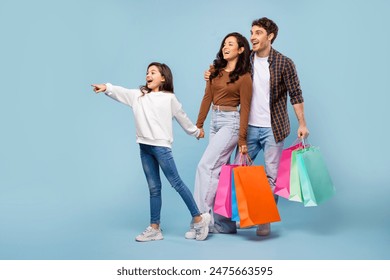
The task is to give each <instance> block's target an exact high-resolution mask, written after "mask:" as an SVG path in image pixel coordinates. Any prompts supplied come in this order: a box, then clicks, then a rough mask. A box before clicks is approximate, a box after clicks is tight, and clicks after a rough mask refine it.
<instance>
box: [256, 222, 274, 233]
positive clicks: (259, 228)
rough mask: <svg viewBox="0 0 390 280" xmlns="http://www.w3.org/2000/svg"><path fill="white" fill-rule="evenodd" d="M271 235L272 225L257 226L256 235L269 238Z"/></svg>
mask: <svg viewBox="0 0 390 280" xmlns="http://www.w3.org/2000/svg"><path fill="white" fill-rule="evenodd" d="M270 233H271V224H270V223H267V224H262V225H258V226H257V230H256V235H258V236H267V235H269V234H270Z"/></svg>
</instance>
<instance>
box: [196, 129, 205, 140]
mask: <svg viewBox="0 0 390 280" xmlns="http://www.w3.org/2000/svg"><path fill="white" fill-rule="evenodd" d="M199 130H200V133H199V135H198V137H196V139H198V140H199V139H200V138H204V129H203V128H199Z"/></svg>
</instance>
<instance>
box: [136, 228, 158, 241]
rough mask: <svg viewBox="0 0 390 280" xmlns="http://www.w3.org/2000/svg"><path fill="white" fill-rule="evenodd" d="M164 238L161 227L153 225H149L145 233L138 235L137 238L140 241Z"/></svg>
mask: <svg viewBox="0 0 390 280" xmlns="http://www.w3.org/2000/svg"><path fill="white" fill-rule="evenodd" d="M162 239H164V237H163V235H162V232H161V229H154V228H152V227H151V226H148V227H147V228H146V229H145V230H144V232H143V233H141V234H140V235H138V236H137V237H136V238H135V240H136V241H140V242H145V241H155V240H162Z"/></svg>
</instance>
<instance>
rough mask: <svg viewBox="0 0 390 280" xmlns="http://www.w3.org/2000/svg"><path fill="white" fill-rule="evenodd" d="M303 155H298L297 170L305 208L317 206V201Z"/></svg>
mask: <svg viewBox="0 0 390 280" xmlns="http://www.w3.org/2000/svg"><path fill="white" fill-rule="evenodd" d="M302 154H303V153H297V154H296V161H297V169H298V175H299V183H300V187H301V194H302V198H303V205H304V206H317V201H316V198H315V195H314V193H313V187H312V185H311V182H310V177H309V174H308V173H307V170H306V166H305V162H304V160H303V157H302Z"/></svg>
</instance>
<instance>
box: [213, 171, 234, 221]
mask: <svg viewBox="0 0 390 280" xmlns="http://www.w3.org/2000/svg"><path fill="white" fill-rule="evenodd" d="M237 166H239V165H235V164H226V165H223V166H222V168H221V173H220V174H219V181H218V187H217V193H216V196H215V201H214V213H217V214H219V215H222V216H224V217H227V218H231V217H232V170H233V168H234V167H237Z"/></svg>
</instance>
